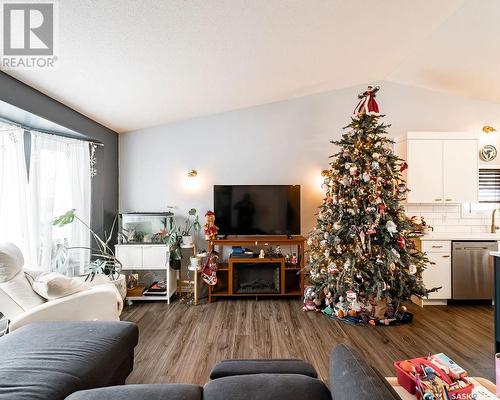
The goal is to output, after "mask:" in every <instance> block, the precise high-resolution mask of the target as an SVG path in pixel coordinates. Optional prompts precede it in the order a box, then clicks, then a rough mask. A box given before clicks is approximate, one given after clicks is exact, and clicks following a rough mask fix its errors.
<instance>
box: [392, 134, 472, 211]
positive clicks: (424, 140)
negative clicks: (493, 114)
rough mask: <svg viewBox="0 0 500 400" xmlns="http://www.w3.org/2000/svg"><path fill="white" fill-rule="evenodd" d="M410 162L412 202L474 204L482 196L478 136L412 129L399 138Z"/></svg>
mask: <svg viewBox="0 0 500 400" xmlns="http://www.w3.org/2000/svg"><path fill="white" fill-rule="evenodd" d="M395 150H396V153H397V154H398V155H399V156H400V157H401V158H403V159H405V160H406V162H407V163H408V170H407V172H405V179H406V181H407V185H408V189H410V192H409V193H408V197H407V201H408V203H430V204H449V203H474V202H477V199H478V175H479V169H478V135H477V134H472V133H465V132H409V133H408V134H407V135H405V136H404V137H400V138H397V139H396V145H395Z"/></svg>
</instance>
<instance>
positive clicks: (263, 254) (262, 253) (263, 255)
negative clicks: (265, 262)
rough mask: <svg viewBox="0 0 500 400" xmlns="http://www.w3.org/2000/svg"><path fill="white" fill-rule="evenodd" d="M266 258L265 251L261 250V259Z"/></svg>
mask: <svg viewBox="0 0 500 400" xmlns="http://www.w3.org/2000/svg"><path fill="white" fill-rule="evenodd" d="M265 257H266V253H265V251H264V249H260V252H259V258H265Z"/></svg>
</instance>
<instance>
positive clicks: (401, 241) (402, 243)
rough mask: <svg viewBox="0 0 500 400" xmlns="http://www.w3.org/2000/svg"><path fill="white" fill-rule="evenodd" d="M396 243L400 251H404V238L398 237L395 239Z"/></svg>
mask: <svg viewBox="0 0 500 400" xmlns="http://www.w3.org/2000/svg"><path fill="white" fill-rule="evenodd" d="M397 243H398V246H399V248H400V249H404V248H405V247H406V239H405V238H404V236H399V237H398V239H397Z"/></svg>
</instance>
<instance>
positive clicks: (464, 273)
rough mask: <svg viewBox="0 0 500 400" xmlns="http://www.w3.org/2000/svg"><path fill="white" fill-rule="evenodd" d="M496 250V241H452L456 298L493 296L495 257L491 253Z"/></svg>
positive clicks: (480, 298)
mask: <svg viewBox="0 0 500 400" xmlns="http://www.w3.org/2000/svg"><path fill="white" fill-rule="evenodd" d="M496 250H498V244H497V242H496V241H488V242H475V241H474V242H453V243H452V254H451V256H452V263H451V268H452V281H453V291H452V298H453V299H454V300H491V299H492V298H493V257H492V256H490V254H489V253H490V251H496Z"/></svg>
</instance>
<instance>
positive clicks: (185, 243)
mask: <svg viewBox="0 0 500 400" xmlns="http://www.w3.org/2000/svg"><path fill="white" fill-rule="evenodd" d="M200 231H201V224H200V220H199V218H198V215H196V209H195V208H191V209H190V210H189V211H188V217H187V219H186V224H185V225H184V229H183V230H182V232H181V235H182V242H181V247H182V248H191V247H193V235H192V233H193V232H195V233H199V232H200Z"/></svg>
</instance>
